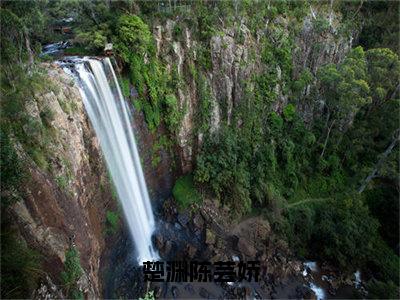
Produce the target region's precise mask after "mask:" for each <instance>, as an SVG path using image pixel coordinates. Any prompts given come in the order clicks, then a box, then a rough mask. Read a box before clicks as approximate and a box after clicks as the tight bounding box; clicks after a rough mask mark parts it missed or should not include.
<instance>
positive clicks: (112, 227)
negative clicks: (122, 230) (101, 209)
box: [106, 210, 119, 234]
mask: <svg viewBox="0 0 400 300" xmlns="http://www.w3.org/2000/svg"><path fill="white" fill-rule="evenodd" d="M106 220H107V222H106V223H107V227H106V233H107V234H114V233H116V232H117V230H118V224H119V216H118V214H117V213H116V212H113V211H109V210H108V211H107V213H106Z"/></svg>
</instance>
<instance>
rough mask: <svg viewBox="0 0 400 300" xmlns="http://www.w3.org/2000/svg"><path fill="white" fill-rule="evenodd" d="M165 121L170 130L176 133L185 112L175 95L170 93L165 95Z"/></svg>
mask: <svg viewBox="0 0 400 300" xmlns="http://www.w3.org/2000/svg"><path fill="white" fill-rule="evenodd" d="M165 106H166V108H165V110H166V116H165V123H166V124H167V126H168V129H169V131H170V132H174V133H176V132H177V131H178V129H179V126H180V124H181V122H182V119H183V112H182V110H181V109H180V108H179V104H178V100H177V99H176V97H175V95H173V94H169V95H166V96H165Z"/></svg>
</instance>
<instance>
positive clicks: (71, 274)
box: [61, 247, 83, 298]
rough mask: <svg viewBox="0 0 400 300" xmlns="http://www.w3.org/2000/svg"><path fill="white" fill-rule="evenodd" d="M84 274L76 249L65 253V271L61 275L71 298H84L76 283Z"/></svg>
mask: <svg viewBox="0 0 400 300" xmlns="http://www.w3.org/2000/svg"><path fill="white" fill-rule="evenodd" d="M82 274H83V270H82V267H81V262H80V259H79V252H78V250H76V249H75V248H74V247H71V248H69V249H68V250H67V252H66V253H65V262H64V271H63V272H62V273H61V278H62V280H63V282H64V285H65V290H66V292H67V295H69V297H71V298H83V295H82V293H81V292H80V291H79V290H78V288H77V286H76V283H77V281H78V280H79V278H80V277H81V276H82Z"/></svg>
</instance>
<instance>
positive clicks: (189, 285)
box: [184, 283, 195, 295]
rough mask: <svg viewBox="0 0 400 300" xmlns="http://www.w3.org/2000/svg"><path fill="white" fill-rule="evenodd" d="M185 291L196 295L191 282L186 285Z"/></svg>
mask: <svg viewBox="0 0 400 300" xmlns="http://www.w3.org/2000/svg"><path fill="white" fill-rule="evenodd" d="M184 289H185V291H187V292H189V293H190V294H192V295H194V293H195V290H194V288H193V285H191V284H190V283H188V284H186V285H185V286H184Z"/></svg>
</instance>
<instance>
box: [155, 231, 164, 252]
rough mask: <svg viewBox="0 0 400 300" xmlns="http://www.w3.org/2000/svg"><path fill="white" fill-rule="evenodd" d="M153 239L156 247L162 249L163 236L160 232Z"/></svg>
mask: <svg viewBox="0 0 400 300" xmlns="http://www.w3.org/2000/svg"><path fill="white" fill-rule="evenodd" d="M155 240H156V247H157V249H158V250H160V249H162V248H163V246H164V236H163V235H162V234H157V235H156V238H155Z"/></svg>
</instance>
